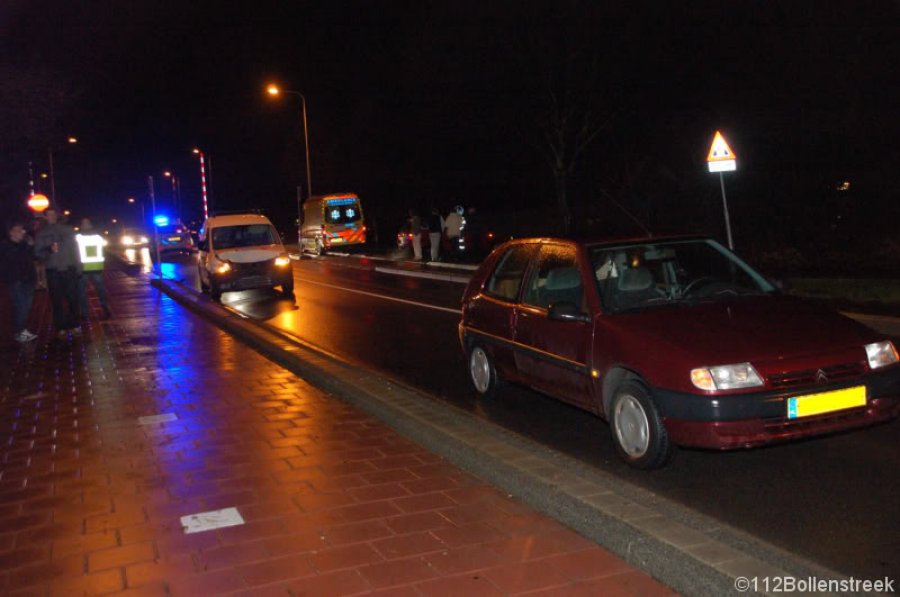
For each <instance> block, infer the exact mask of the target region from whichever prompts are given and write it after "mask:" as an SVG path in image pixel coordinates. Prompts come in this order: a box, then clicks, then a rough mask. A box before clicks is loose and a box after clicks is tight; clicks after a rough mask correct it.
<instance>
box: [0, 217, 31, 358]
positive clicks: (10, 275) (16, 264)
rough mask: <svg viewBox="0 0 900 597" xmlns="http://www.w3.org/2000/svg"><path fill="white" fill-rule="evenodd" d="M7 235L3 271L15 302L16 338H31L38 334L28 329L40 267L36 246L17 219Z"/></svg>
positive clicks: (1, 250) (0, 260) (1, 249)
mask: <svg viewBox="0 0 900 597" xmlns="http://www.w3.org/2000/svg"><path fill="white" fill-rule="evenodd" d="M6 232H7V239H4V241H3V243H2V244H0V264H3V267H2V268H0V275H2V277H3V281H4V282H6V284H7V285H8V287H9V298H10V301H11V302H12V329H13V334H14V335H13V337H14V338H15V340H16V342H22V343H25V342H31V341H32V340H34V339H35V338H37V334H34V333H32V332H30V331H29V330H28V327H27V324H28V314H29V313H31V304H32V301H33V300H34V286H35V282H36V281H37V270H36V269H35V267H34V248H33V247H32V244H33V243H32V240H31V238H30V237H29V236H28V235H27V234H26V233H25V226H24V225H22V223H21V222H13V223H12V224H10V225H9V226H8V227H7V229H6Z"/></svg>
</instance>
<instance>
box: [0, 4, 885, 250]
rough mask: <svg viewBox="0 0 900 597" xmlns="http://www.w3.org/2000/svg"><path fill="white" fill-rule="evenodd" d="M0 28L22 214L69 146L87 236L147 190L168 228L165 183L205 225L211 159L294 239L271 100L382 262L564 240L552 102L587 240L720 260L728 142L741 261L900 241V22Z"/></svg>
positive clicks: (489, 17) (64, 203)
mask: <svg viewBox="0 0 900 597" xmlns="http://www.w3.org/2000/svg"><path fill="white" fill-rule="evenodd" d="M0 27H2V29H0V30H2V40H0V76H2V80H3V85H2V90H0V98H2V100H3V101H2V106H3V108H2V116H0V150H2V157H3V159H2V162H3V163H2V169H0V193H2V195H0V200H2V202H3V211H4V213H6V214H9V213H13V212H15V211H16V210H18V209H19V208H20V206H21V204H22V203H23V202H24V199H25V197H26V196H27V190H28V172H27V162H28V161H29V160H31V161H32V162H34V164H35V170H36V172H39V171H42V170H46V169H47V165H46V163H47V149H48V147H50V146H54V147H56V148H57V150H56V152H55V153H54V157H55V165H56V179H57V189H58V195H59V198H60V204H61V207H63V208H68V209H71V210H72V211H73V212H74V214H75V215H77V216H80V215H89V216H93V217H94V218H95V219H99V220H104V219H108V218H111V217H113V216H117V217H119V218H123V219H128V218H133V217H134V216H135V208H134V207H130V208H129V207H128V205H127V204H126V202H125V201H126V198H127V197H128V196H139V197H143V196H146V182H145V181H146V177H147V176H148V175H153V176H154V177H155V178H156V183H157V184H156V194H157V199H158V200H159V202H160V205H161V209H171V206H170V205H168V202H169V201H170V199H171V198H170V193H171V191H170V186H169V183H168V181H165V180H164V179H162V171H163V170H164V169H171V170H173V171H174V172H175V173H176V174H177V175H178V176H179V177H180V179H181V181H182V204H183V215H184V217H185V219H191V218H193V217H197V216H198V215H199V213H200V211H199V210H200V198H199V165H198V161H197V159H196V157H195V156H193V155H192V154H191V153H190V150H191V148H192V147H194V146H199V147H201V148H203V149H204V151H205V152H206V153H207V154H208V155H209V156H210V157H211V159H212V190H211V192H212V200H213V205H214V207H215V208H220V209H244V208H262V209H265V210H266V211H267V212H268V213H269V214H270V215H271V216H272V217H273V219H274V220H275V221H276V225H278V227H279V228H280V229H282V230H286V231H287V230H290V228H291V225H292V221H293V217H294V215H295V214H296V188H297V186H298V185H299V186H301V187H303V188H304V189H305V185H306V181H305V166H304V155H303V137H302V125H301V119H300V102H299V99H298V98H296V97H292V96H284V97H281V98H278V99H273V98H270V97H268V96H266V95H265V93H264V87H265V84H266V83H267V82H269V81H277V82H279V83H281V84H282V85H283V86H284V87H285V88H288V89H294V90H297V91H299V92H302V93H303V94H304V95H305V96H306V98H307V101H308V119H309V140H310V146H311V152H312V157H311V166H312V186H313V192H314V193H324V192H333V191H355V192H357V193H358V194H359V195H360V196H361V197H362V198H363V200H364V202H365V205H366V211H367V216H368V218H369V219H370V220H372V222H373V224H374V225H375V226H377V228H378V230H379V231H380V232H381V233H382V234H383V235H384V236H385V237H388V236H390V234H391V233H392V232H394V231H395V230H396V228H397V227H398V226H399V225H400V222H401V219H402V215H403V213H405V211H406V210H407V209H408V208H409V207H414V208H417V209H420V210H423V211H424V210H425V209H427V208H429V207H430V206H431V205H436V206H438V207H441V208H442V209H446V208H449V207H450V206H452V205H455V204H463V205H467V206H468V205H474V206H476V207H477V208H478V209H479V210H480V211H481V212H482V213H483V214H484V217H485V218H486V219H487V220H488V221H489V222H490V223H491V225H496V226H498V227H501V228H502V227H503V226H506V227H507V228H508V229H509V230H510V231H514V232H515V233H517V234H522V233H551V232H556V231H558V229H559V226H560V221H559V218H558V212H557V211H556V204H555V192H554V179H553V176H552V171H551V169H550V167H549V166H548V163H547V161H546V160H545V159H544V155H543V153H542V152H543V151H544V150H545V149H546V148H547V144H546V142H545V141H544V139H545V136H544V130H543V129H542V128H541V123H542V122H544V121H545V120H544V119H545V117H546V115H547V113H548V106H549V105H550V98H551V97H555V98H556V99H557V100H560V101H564V100H565V101H567V102H568V103H567V105H569V106H571V107H572V108H573V116H572V118H573V119H574V120H577V119H578V118H580V116H582V115H584V114H585V113H587V114H589V115H590V117H591V120H590V122H591V123H593V124H594V125H595V126H596V131H597V134H596V136H595V137H594V138H593V141H592V142H591V143H590V144H589V145H588V146H587V147H586V149H585V150H584V151H583V153H581V154H580V156H579V159H578V160H577V161H575V163H574V166H573V168H572V171H571V177H570V184H569V196H570V199H571V202H572V206H573V209H574V211H575V215H576V221H577V227H578V228H579V230H584V231H587V230H591V231H594V232H597V233H601V234H603V233H609V234H637V233H640V227H639V225H638V224H635V223H634V221H635V220H637V221H640V222H641V226H644V227H646V228H649V229H651V230H653V231H654V232H656V231H663V230H678V231H688V232H693V231H698V232H705V233H710V234H713V235H716V236H718V237H720V238H721V237H722V236H723V234H724V227H723V224H722V212H721V195H720V189H719V181H718V177H717V176H716V175H712V174H709V173H708V172H707V171H706V164H705V157H706V153H707V150H708V148H709V143H710V142H711V139H712V135H713V133H714V132H715V130H716V129H721V130H722V131H723V133H724V134H725V136H726V138H727V139H728V141H729V143H730V144H731V146H732V148H733V149H734V151H735V152H736V154H737V156H738V159H739V162H738V171H737V172H735V173H729V174H727V175H726V177H725V181H726V190H727V192H728V198H729V204H730V207H731V212H732V222H733V227H734V229H735V237H736V244H737V245H738V247H739V248H741V247H743V248H744V249H747V250H754V251H762V250H764V249H766V248H768V247H773V246H775V247H779V246H781V247H783V246H785V245H790V244H796V245H798V246H801V248H802V245H803V244H804V243H806V244H809V243H814V242H821V241H822V239H823V238H824V236H823V235H825V233H826V231H830V232H828V234H831V235H832V236H831V238H832V241H833V240H834V239H837V238H843V237H841V236H840V235H841V234H843V235H844V236H846V237H848V238H852V237H853V236H854V235H858V234H859V232H860V230H866V231H867V232H870V233H871V234H870V236H872V237H873V238H879V239H884V238H886V237H888V236H890V235H891V234H892V233H893V232H894V229H895V225H894V223H895V222H896V221H897V216H898V215H900V208H898V207H897V206H898V204H900V183H898V164H900V149H898V138H900V135H898V133H900V118H898V108H900V81H898V77H900V70H898V66H897V65H898V64H900V3H898V2H894V1H884V2H867V1H854V2H826V1H821V0H820V1H815V2H776V1H762V0H755V1H752V2H750V1H724V0H720V1H717V2H693V1H689V2H626V1H622V2H593V3H592V2H570V1H561V2H549V3H537V2H527V3H526V2H421V1H409V2H331V1H329V2H296V1H295V2H287V1H285V2H267V1H264V0H259V1H255V2H242V1H234V2H199V1H194V2H189V1H184V0H182V1H179V2H166V1H159V0H154V1H144V0H133V1H128V0H117V1H114V2H113V1H85V2H69V1H55V2H52V1H44V0H4V2H2V4H0ZM68 135H75V136H77V137H78V138H79V141H80V142H79V144H78V145H76V146H67V145H66V144H65V138H66V137H67V136H68ZM845 180H846V181H850V182H851V186H850V189H849V190H847V191H837V190H836V188H837V186H838V185H839V184H840V183H841V182H842V181H845ZM44 184H45V185H46V183H44ZM45 188H46V187H45ZM626 212H627V214H630V215H626ZM847 222H849V223H850V224H846V223H847ZM835 235H837V236H835Z"/></svg>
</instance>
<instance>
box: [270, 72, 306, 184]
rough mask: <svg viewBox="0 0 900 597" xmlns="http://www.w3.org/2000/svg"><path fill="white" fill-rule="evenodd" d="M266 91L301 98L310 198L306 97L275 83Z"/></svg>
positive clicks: (273, 94)
mask: <svg viewBox="0 0 900 597" xmlns="http://www.w3.org/2000/svg"><path fill="white" fill-rule="evenodd" d="M266 93H268V94H269V95H271V96H273V97H275V96H278V95H281V94H282V93H286V94H288V95H296V96H297V97H299V98H300V107H301V109H302V114H303V144H304V146H305V148H306V198H307V199H309V198H310V197H311V196H312V177H311V176H310V166H309V128H307V126H306V97H304V95H303V94H302V93H300V92H299V91H292V90H290V89H281V88H280V87H278V85H275V84H274V83H273V84H270V85H269V86H268V87H266Z"/></svg>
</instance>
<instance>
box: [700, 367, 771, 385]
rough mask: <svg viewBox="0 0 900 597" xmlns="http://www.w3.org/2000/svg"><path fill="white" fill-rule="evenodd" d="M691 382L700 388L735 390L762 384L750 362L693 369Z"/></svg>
mask: <svg viewBox="0 0 900 597" xmlns="http://www.w3.org/2000/svg"><path fill="white" fill-rule="evenodd" d="M691 382H692V383H693V384H694V385H695V386H697V387H698V388H700V389H701V390H736V389H738V388H753V387H756V386H761V385H763V380H762V378H761V377H760V376H759V373H757V372H756V369H754V368H753V365H751V364H750V363H737V364H735V365H718V366H716V367H701V368H699V369H694V370H693V371H691Z"/></svg>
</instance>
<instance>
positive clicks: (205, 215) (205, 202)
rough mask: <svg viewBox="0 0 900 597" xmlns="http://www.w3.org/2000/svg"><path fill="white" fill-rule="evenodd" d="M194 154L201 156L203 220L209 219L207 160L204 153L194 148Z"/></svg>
mask: <svg viewBox="0 0 900 597" xmlns="http://www.w3.org/2000/svg"><path fill="white" fill-rule="evenodd" d="M194 153H195V154H197V155H198V156H200V192H201V194H202V196H203V219H204V220H206V219H207V218H209V197H208V196H207V194H206V160H205V159H204V155H203V152H202V151H200V150H199V149H196V148H194Z"/></svg>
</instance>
